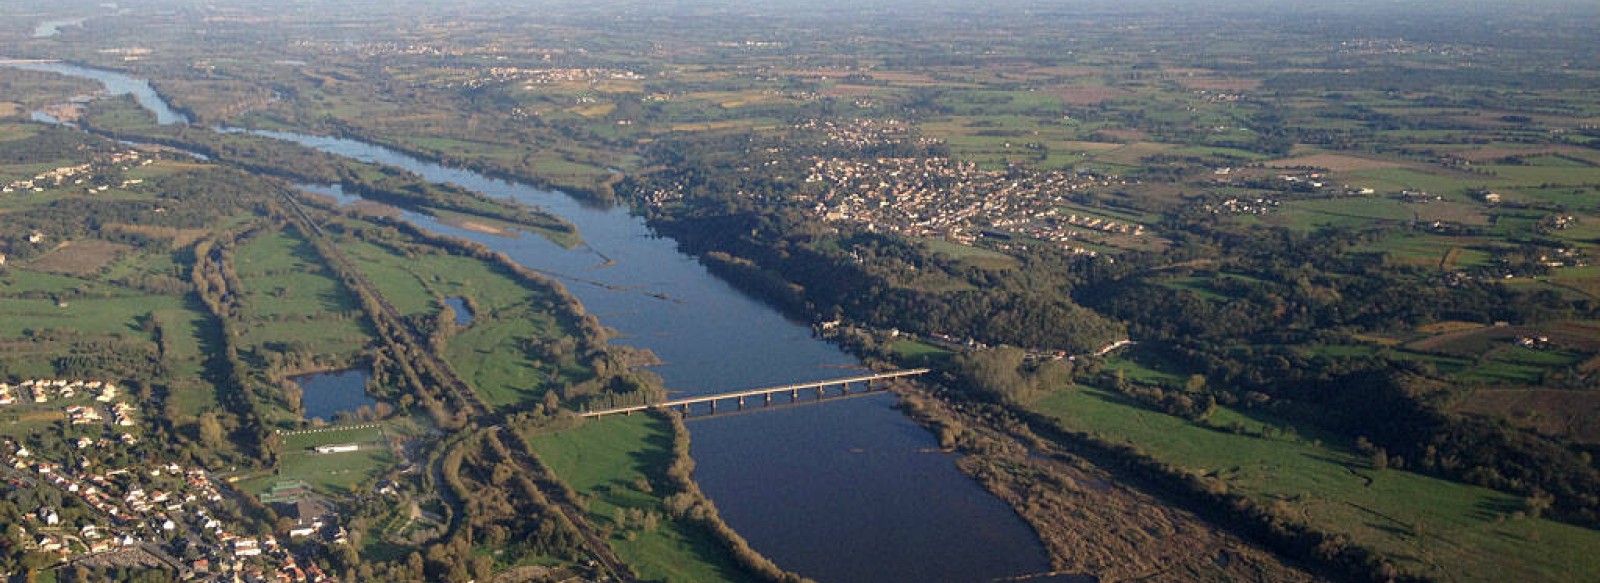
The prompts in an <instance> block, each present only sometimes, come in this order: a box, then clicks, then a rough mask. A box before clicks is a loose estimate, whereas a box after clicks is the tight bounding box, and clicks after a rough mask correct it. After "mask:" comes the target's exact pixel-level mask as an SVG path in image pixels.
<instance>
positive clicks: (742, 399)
mask: <svg viewBox="0 0 1600 583" xmlns="http://www.w3.org/2000/svg"><path fill="white" fill-rule="evenodd" d="M739 410H740V411H743V410H744V397H739Z"/></svg>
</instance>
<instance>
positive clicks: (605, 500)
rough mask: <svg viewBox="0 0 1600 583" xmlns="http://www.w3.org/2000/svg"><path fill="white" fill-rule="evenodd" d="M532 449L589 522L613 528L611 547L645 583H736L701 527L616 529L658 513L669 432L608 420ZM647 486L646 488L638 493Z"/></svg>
mask: <svg viewBox="0 0 1600 583" xmlns="http://www.w3.org/2000/svg"><path fill="white" fill-rule="evenodd" d="M532 444H533V448H534V449H535V450H537V451H538V452H539V456H540V457H541V458H543V459H544V460H545V463H547V464H549V466H550V469H551V470H552V471H554V472H555V474H556V476H558V477H559V478H561V480H562V481H564V482H566V483H567V485H569V486H571V487H572V489H573V490H575V491H577V492H578V494H579V495H580V496H582V497H583V498H584V499H585V500H587V501H588V506H587V508H585V510H586V511H587V512H588V514H589V520H590V521H591V522H592V523H594V524H597V525H601V524H603V525H607V526H608V527H610V529H611V533H612V536H611V539H610V542H611V545H612V546H613V547H614V548H615V549H616V550H617V554H618V555H620V556H621V557H622V558H623V559H624V560H626V561H627V562H628V564H629V565H631V566H633V568H634V569H635V570H636V571H637V572H638V574H639V577H640V578H641V579H643V580H670V581H739V580H740V570H739V569H738V567H737V566H736V565H734V564H733V563H732V562H731V561H730V560H729V559H728V558H727V556H726V554H725V552H724V551H722V549H721V548H720V547H719V546H718V544H717V542H716V540H715V539H714V538H712V537H711V536H710V535H709V533H706V532H705V531H704V530H703V529H702V528H700V527H698V526H696V525H693V524H690V523H688V522H686V521H679V520H671V519H669V518H667V517H665V516H661V517H660V518H659V521H658V523H657V525H656V526H655V528H654V529H649V528H643V527H638V526H636V525H634V526H632V527H631V528H630V527H628V526H624V525H622V524H619V523H618V522H617V517H618V516H620V515H621V514H619V512H621V513H626V512H627V511H629V510H638V511H643V512H650V513H656V514H658V515H659V514H662V513H663V510H662V501H661V498H660V497H659V495H658V494H655V493H654V491H655V490H658V489H664V488H666V487H667V482H666V475H665V474H666V470H667V466H668V465H670V464H671V463H672V432H671V427H669V426H668V425H667V423H666V422H664V421H662V420H660V419H656V418H655V417H652V416H650V415H631V416H612V417H609V418H605V419H602V420H598V421H590V422H587V423H584V424H583V425H581V426H579V427H577V428H575V429H571V430H568V431H562V432H559V433H549V434H544V435H538V436H535V437H533V438H532ZM644 485H648V488H641V487H640V486H644Z"/></svg>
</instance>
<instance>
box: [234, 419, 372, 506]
mask: <svg viewBox="0 0 1600 583" xmlns="http://www.w3.org/2000/svg"><path fill="white" fill-rule="evenodd" d="M384 435H385V433H384V431H383V430H382V429H372V428H360V429H339V430H332V431H326V432H317V433H304V434H299V435H285V436H283V453H282V454H280V455H279V456H278V465H277V468H276V472H275V473H273V474H270V475H266V476H259V477H255V478H251V479H248V480H244V481H241V482H240V483H239V488H240V489H242V490H244V491H247V492H254V493H257V494H260V493H264V492H266V491H268V490H270V489H271V488H272V485H273V484H276V483H278V482H280V481H283V480H303V481H305V483H307V484H310V485H311V488H312V489H313V490H316V491H317V492H319V493H322V494H326V495H329V496H341V495H350V494H359V493H360V490H359V489H357V488H358V486H359V485H360V484H362V483H364V482H366V481H368V480H371V479H372V478H373V477H375V476H377V475H378V474H379V473H380V472H382V471H383V470H384V469H385V468H387V467H389V466H391V465H394V464H395V463H396V462H397V461H398V459H397V458H396V457H395V455H394V454H393V453H392V452H391V451H390V450H389V447H388V445H387V444H386V443H384V440H383V438H384ZM346 443H349V444H359V445H360V446H361V449H360V450H359V451H353V452H347V453H326V454H322V453H316V452H315V451H310V449H311V448H314V447H316V446H318V445H332V444H346Z"/></svg>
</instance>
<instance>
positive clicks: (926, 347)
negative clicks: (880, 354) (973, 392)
mask: <svg viewBox="0 0 1600 583" xmlns="http://www.w3.org/2000/svg"><path fill="white" fill-rule="evenodd" d="M889 350H892V351H894V353H895V359H896V361H897V362H904V363H906V364H912V365H916V366H928V365H932V364H936V363H940V362H944V361H947V360H950V357H952V356H955V353H954V352H951V351H949V350H946V349H943V348H940V347H938V346H934V345H931V344H924V343H922V342H917V341H916V340H895V341H894V342H892V343H890V344H889Z"/></svg>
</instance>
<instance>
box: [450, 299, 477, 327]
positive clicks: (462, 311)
mask: <svg viewBox="0 0 1600 583" xmlns="http://www.w3.org/2000/svg"><path fill="white" fill-rule="evenodd" d="M444 303H446V304H449V305H450V309H451V310H454V311H455V313H456V325H457V326H466V325H467V324H471V323H472V308H469V307H467V299H466V298H462V297H454V296H452V297H448V298H445V299H444Z"/></svg>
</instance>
